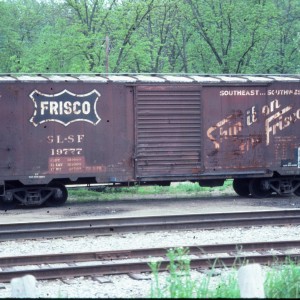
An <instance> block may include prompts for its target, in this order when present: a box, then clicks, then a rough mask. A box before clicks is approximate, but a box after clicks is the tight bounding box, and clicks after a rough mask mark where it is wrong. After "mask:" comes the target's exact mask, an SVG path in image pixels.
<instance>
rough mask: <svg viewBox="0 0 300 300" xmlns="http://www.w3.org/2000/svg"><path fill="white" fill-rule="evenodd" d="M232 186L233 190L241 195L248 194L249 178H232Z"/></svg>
mask: <svg viewBox="0 0 300 300" xmlns="http://www.w3.org/2000/svg"><path fill="white" fill-rule="evenodd" d="M232 187H233V189H234V191H235V192H236V193H237V194H238V195H239V196H241V197H248V196H250V190H249V179H240V178H237V179H234V180H233V184H232Z"/></svg>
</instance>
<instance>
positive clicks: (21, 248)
mask: <svg viewBox="0 0 300 300" xmlns="http://www.w3.org/2000/svg"><path fill="white" fill-rule="evenodd" d="M299 231H300V226H276V227H272V226H266V227H251V228H228V229H222V230H190V231H172V232H159V233H154V232H153V233H135V234H133V233H132V234H116V235H112V236H97V237H95V236H87V237H80V238H79V237H77V238H58V239H45V240H37V241H34V240H24V241H21V240H20V241H6V242H1V243H0V256H1V257H3V256H14V255H15V256H17V255H29V254H47V253H66V252H77V251H81V252H86V251H109V250H121V249H130V248H148V247H174V246H178V247H180V246H185V245H205V244H220V243H238V242H240V243H242V242H251V241H253V242H258V241H279V240H293V239H298V238H299ZM192 275H193V277H194V278H195V279H199V280H200V279H201V278H202V277H203V276H205V275H204V274H203V273H200V272H197V271H193V272H192ZM165 276H166V273H164V274H161V277H165ZM217 277H219V276H217ZM151 281H152V275H151V274H150V273H149V274H143V276H129V275H121V276H103V277H98V278H94V279H93V278H83V277H79V278H70V279H65V280H48V281H44V280H41V281H38V282H37V296H38V297H43V298H57V297H58V298H137V297H144V298H149V297H150V291H151ZM162 281H163V280H162ZM0 297H1V298H9V297H11V287H10V284H3V283H0Z"/></svg>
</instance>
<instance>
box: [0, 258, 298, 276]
mask: <svg viewBox="0 0 300 300" xmlns="http://www.w3.org/2000/svg"><path fill="white" fill-rule="evenodd" d="M299 260H300V254H299V253H289V254H276V255H274V254H263V255H241V254H239V255H236V256H235V257H228V256H223V257H209V258H207V257H206V258H191V260H190V267H191V268H192V269H199V268H202V269H207V268H219V267H225V266H226V267H232V266H235V267H238V266H241V265H244V264H246V263H260V264H264V265H272V264H274V263H275V264H276V263H279V262H287V261H288V262H290V261H293V262H299ZM151 261H152V262H153V259H152V260H151ZM169 263H170V262H169V260H161V261H159V262H158V266H159V268H158V271H160V272H162V271H167V270H168V266H169ZM150 264H151V262H150V261H143V262H125V263H106V264H94V265H84V266H68V267H60V268H43V269H32V270H21V271H20V270H19V271H2V272H0V282H9V281H10V280H11V279H13V278H16V277H22V276H25V275H27V274H31V275H33V276H35V278H36V279H38V280H46V279H63V278H66V277H75V276H89V277H91V276H92V277H93V276H101V275H121V274H129V273H142V272H151V268H150Z"/></svg>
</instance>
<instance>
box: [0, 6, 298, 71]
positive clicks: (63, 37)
mask: <svg viewBox="0 0 300 300" xmlns="http://www.w3.org/2000/svg"><path fill="white" fill-rule="evenodd" d="M299 15H300V6H299V1H298V0H263V1H260V0H235V1H232V0H211V1H206V0H185V1H177V2H176V3H175V2H174V1H173V0H144V1H138V0H122V1H118V0H60V1H58V0H46V1H39V0H2V1H0V54H1V60H0V72H6V73H10V72H33V73H37V72H39V73H49V72H58V73H89V72H106V71H108V72H129V73H131V72H132V73H134V72H145V73H146V72H151V73H160V72H165V73H170V72H185V73H297V72H299V61H300V52H299V49H298V48H299V42H300V40H299V39H300V36H299V31H300V20H299ZM107 68H108V70H107Z"/></svg>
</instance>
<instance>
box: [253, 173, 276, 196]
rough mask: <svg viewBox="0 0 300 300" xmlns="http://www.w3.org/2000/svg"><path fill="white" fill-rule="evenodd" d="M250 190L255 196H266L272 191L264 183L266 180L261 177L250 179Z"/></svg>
mask: <svg viewBox="0 0 300 300" xmlns="http://www.w3.org/2000/svg"><path fill="white" fill-rule="evenodd" d="M249 191H250V194H251V195H252V196H253V197H254V198H265V197H268V196H270V195H271V193H272V191H271V190H270V188H267V187H266V186H265V185H264V180H263V179H260V178H254V179H252V180H251V181H250V184H249Z"/></svg>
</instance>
